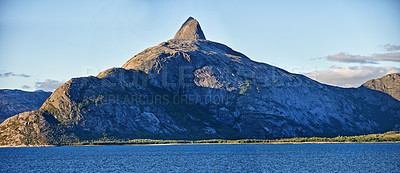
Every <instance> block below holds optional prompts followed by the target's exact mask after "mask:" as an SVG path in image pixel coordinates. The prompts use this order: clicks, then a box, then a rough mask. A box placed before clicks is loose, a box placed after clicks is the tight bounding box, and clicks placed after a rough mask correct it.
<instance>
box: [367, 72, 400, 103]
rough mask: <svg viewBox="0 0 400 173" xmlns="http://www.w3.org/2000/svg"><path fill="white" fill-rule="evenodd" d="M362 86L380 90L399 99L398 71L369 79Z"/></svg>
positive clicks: (399, 76) (399, 79)
mask: <svg viewBox="0 0 400 173" xmlns="http://www.w3.org/2000/svg"><path fill="white" fill-rule="evenodd" d="M362 86H364V87H367V88H369V89H373V90H377V91H382V92H384V93H387V94H389V95H391V96H392V97H393V98H395V99H397V100H399V101H400V73H392V74H388V75H385V76H383V77H381V78H379V79H372V80H369V81H367V82H365V83H364V84H363V85H362Z"/></svg>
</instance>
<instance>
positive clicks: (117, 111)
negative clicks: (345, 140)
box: [0, 18, 400, 145]
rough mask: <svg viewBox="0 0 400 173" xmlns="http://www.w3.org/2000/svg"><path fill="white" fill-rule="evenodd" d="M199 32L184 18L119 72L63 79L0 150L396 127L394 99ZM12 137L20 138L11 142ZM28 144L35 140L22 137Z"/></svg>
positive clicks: (6, 131) (6, 127) (8, 124)
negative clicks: (332, 82)
mask: <svg viewBox="0 0 400 173" xmlns="http://www.w3.org/2000/svg"><path fill="white" fill-rule="evenodd" d="M200 31H201V28H200V25H199V24H198V22H197V21H196V20H195V19H193V18H189V19H188V20H187V21H186V22H185V24H184V25H183V26H182V27H181V29H180V30H179V31H178V32H177V35H176V36H175V38H177V39H172V40H168V41H166V42H163V43H161V44H159V45H157V46H154V47H151V48H148V49H146V50H144V51H142V52H141V53H139V54H137V55H135V56H134V57H132V58H131V59H130V60H128V61H127V62H126V63H125V64H124V65H123V66H122V68H112V69H109V70H106V71H104V72H101V73H100V74H99V75H98V76H96V77H83V78H74V79H71V80H70V81H68V82H66V83H65V84H63V85H62V86H60V87H59V88H58V89H57V90H56V91H55V92H54V93H53V94H52V95H51V96H50V98H49V99H48V100H47V101H46V102H45V103H44V104H43V106H42V107H41V108H40V110H39V111H36V112H33V113H24V116H27V117H30V118H25V119H28V120H30V119H32V120H35V119H38V120H37V121H33V122H32V124H37V125H36V126H37V127H39V128H36V130H34V129H33V130H32V128H30V129H24V128H25V127H23V123H19V124H15V123H14V124H13V121H14V120H13V119H18V118H16V117H18V116H22V115H21V114H20V115H17V116H16V117H12V118H10V119H8V120H6V121H5V122H4V123H2V124H1V125H0V140H1V141H2V144H3V145H5V144H8V145H21V144H37V143H38V142H37V141H44V142H47V143H50V144H62V143H68V142H70V141H78V140H93V139H134V138H153V139H210V138H224V139H235V138H263V139H264V138H283V137H298V136H337V135H357V134H365V133H376V132H383V131H389V130H393V129H398V128H399V125H400V102H399V101H397V100H395V99H393V98H392V97H390V96H388V95H386V94H383V93H381V92H378V91H374V90H370V89H367V88H352V89H345V88H339V87H333V86H329V85H324V84H320V83H318V82H316V81H314V80H312V79H309V78H307V77H305V76H303V75H299V74H292V73H289V72H287V71H285V70H283V69H280V68H277V67H274V66H271V65H268V64H264V63H259V62H255V61H252V60H251V59H249V58H248V57H246V56H245V55H243V54H241V53H239V52H237V51H234V50H232V49H231V48H229V47H228V46H225V45H223V44H220V43H216V42H212V41H209V40H205V36H204V33H202V31H201V32H200ZM200 33H201V34H200ZM201 35H202V36H201ZM39 120H40V121H39ZM38 122H40V123H42V124H38ZM28 124H30V123H28ZM36 126H35V127H36ZM13 129H21V130H17V131H15V130H13ZM30 131H35V133H27V132H30ZM30 134H33V135H30ZM18 135H19V136H20V139H19V140H17V139H15V138H13V136H18ZM32 136H33V137H32ZM36 136H40V138H39V137H36ZM36 138H37V139H38V140H36V143H35V142H32V140H30V139H36ZM42 139H45V140H42Z"/></svg>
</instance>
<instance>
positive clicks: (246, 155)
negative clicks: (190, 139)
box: [0, 144, 400, 172]
mask: <svg viewBox="0 0 400 173" xmlns="http://www.w3.org/2000/svg"><path fill="white" fill-rule="evenodd" d="M132 171H136V172H221V171H222V172H400V144H301V145H296V144H279V145H167V146H96V147H43V148H0V172H132Z"/></svg>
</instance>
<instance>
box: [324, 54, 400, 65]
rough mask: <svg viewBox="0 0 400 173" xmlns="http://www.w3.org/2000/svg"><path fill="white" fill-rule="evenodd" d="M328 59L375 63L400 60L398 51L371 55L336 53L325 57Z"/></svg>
mask: <svg viewBox="0 0 400 173" xmlns="http://www.w3.org/2000/svg"><path fill="white" fill-rule="evenodd" d="M327 59H328V60H330V61H339V62H347V63H369V64H377V62H378V61H394V62H400V52H391V53H384V54H374V55H372V56H362V55H351V54H348V53H343V52H341V53H338V54H335V55H331V56H328V57H327Z"/></svg>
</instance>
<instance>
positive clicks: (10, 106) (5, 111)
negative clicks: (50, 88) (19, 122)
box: [0, 89, 51, 122]
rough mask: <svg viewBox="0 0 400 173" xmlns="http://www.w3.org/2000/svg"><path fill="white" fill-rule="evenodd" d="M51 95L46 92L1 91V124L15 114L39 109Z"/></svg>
mask: <svg viewBox="0 0 400 173" xmlns="http://www.w3.org/2000/svg"><path fill="white" fill-rule="evenodd" d="M50 94H51V93H50V92H44V91H35V92H28V91H21V90H8V89H4V90H0V122H3V121H4V120H5V119H7V118H9V117H11V116H13V115H15V114H18V113H22V112H26V111H32V110H37V109H39V108H40V106H42V104H43V103H44V101H46V99H47V98H48V97H49V96H50Z"/></svg>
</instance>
